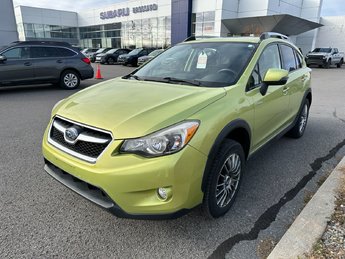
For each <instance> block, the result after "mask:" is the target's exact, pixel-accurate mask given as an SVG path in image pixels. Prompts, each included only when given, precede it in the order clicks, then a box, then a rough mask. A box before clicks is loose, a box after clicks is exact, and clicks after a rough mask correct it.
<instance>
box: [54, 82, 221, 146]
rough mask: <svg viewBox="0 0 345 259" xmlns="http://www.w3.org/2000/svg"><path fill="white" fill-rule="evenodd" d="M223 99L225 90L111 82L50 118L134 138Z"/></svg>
mask: <svg viewBox="0 0 345 259" xmlns="http://www.w3.org/2000/svg"><path fill="white" fill-rule="evenodd" d="M223 96H225V90H224V88H205V87H196V86H188V85H178V84H167V83H158V82H149V81H135V80H126V79H121V78H117V79H113V80H109V81H106V82H103V83H100V84H98V85H95V86H93V87H90V88H87V89H85V90H82V91H80V92H78V93H77V94H74V95H72V96H71V97H69V98H67V99H65V100H64V101H62V102H61V103H59V104H58V105H57V107H55V108H54V110H53V115H54V114H58V115H60V116H62V117H65V118H68V119H71V120H74V121H77V122H80V123H84V124H86V125H91V126H94V127H98V128H102V129H105V130H110V131H111V132H112V133H113V135H114V137H115V138H116V139H126V138H136V137H141V136H145V135H147V134H149V133H152V132H154V131H157V130H159V129H162V128H164V127H167V126H170V125H173V124H175V123H178V122H180V121H182V120H185V119H187V118H189V117H190V116H191V115H192V114H194V113H195V112H197V111H198V110H200V109H202V108H204V107H206V106H207V105H209V104H210V103H212V102H215V101H216V100H218V99H220V98H222V97H223Z"/></svg>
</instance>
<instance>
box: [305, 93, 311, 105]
mask: <svg viewBox="0 0 345 259" xmlns="http://www.w3.org/2000/svg"><path fill="white" fill-rule="evenodd" d="M305 98H306V99H307V100H308V101H309V105H311V101H312V96H311V91H309V92H308V93H307V96H306V97H305Z"/></svg>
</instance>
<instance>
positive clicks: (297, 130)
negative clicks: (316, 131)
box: [287, 99, 310, 138]
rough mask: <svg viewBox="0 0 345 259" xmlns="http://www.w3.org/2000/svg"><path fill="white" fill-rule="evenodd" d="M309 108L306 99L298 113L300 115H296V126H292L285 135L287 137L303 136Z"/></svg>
mask: <svg viewBox="0 0 345 259" xmlns="http://www.w3.org/2000/svg"><path fill="white" fill-rule="evenodd" d="M309 107H310V103H309V100H308V99H306V100H305V101H304V104H303V107H302V110H301V111H300V113H299V115H298V119H297V122H296V124H295V125H294V126H293V128H292V129H291V130H290V131H289V132H288V134H287V135H288V136H289V137H291V138H300V137H302V136H303V134H304V132H305V129H306V127H307V123H308V118H309Z"/></svg>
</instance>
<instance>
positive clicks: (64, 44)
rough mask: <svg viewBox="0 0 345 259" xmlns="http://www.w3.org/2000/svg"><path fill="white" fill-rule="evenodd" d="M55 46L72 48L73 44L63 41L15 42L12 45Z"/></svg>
mask: <svg viewBox="0 0 345 259" xmlns="http://www.w3.org/2000/svg"><path fill="white" fill-rule="evenodd" d="M12 44H13V45H14V44H15V45H54V46H65V47H71V44H69V43H67V42H62V41H14V42H12V43H11V45H12Z"/></svg>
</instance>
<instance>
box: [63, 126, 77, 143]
mask: <svg viewBox="0 0 345 259" xmlns="http://www.w3.org/2000/svg"><path fill="white" fill-rule="evenodd" d="M78 136H79V131H78V129H76V128H75V127H70V128H68V129H66V131H65V140H66V141H67V142H69V143H71V142H72V143H74V142H75V141H76V140H77V138H78Z"/></svg>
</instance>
